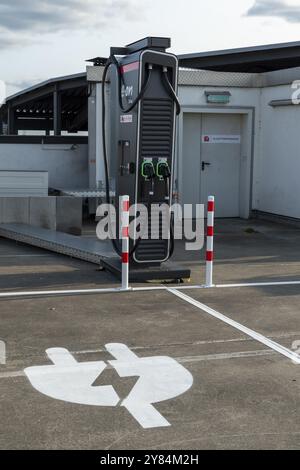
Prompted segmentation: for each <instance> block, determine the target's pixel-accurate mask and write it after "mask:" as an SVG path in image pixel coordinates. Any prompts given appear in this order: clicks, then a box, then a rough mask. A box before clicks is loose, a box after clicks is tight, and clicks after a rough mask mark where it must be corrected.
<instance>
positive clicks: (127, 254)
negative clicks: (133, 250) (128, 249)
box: [122, 253, 129, 264]
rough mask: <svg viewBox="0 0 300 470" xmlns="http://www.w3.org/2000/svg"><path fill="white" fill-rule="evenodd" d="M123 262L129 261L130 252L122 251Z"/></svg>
mask: <svg viewBox="0 0 300 470" xmlns="http://www.w3.org/2000/svg"><path fill="white" fill-rule="evenodd" d="M122 263H123V264H128V263H129V253H122Z"/></svg>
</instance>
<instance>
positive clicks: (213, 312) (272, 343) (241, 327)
mask: <svg viewBox="0 0 300 470" xmlns="http://www.w3.org/2000/svg"><path fill="white" fill-rule="evenodd" d="M168 292H170V293H171V294H173V295H176V296H177V297H179V298H180V299H182V300H184V301H185V302H188V303H189V304H191V305H193V306H194V307H197V308H198V309H200V310H203V311H204V312H206V313H208V314H209V315H211V316H213V317H215V318H218V319H219V320H221V321H223V322H224V323H227V325H230V326H232V327H233V328H235V329H237V330H239V331H242V332H243V333H245V334H246V335H248V336H250V337H251V338H253V339H255V340H256V341H259V342H260V343H262V344H264V345H265V346H268V347H269V348H271V349H273V350H274V351H277V352H278V353H279V354H282V355H283V356H285V357H288V358H289V359H291V360H292V361H294V363H296V364H300V356H299V354H297V353H295V352H293V351H291V350H290V349H287V348H285V347H284V346H281V345H280V344H278V343H276V342H275V341H272V340H271V339H269V338H267V337H266V336H263V335H261V334H260V333H257V332H256V331H254V330H251V329H250V328H247V327H246V326H244V325H241V323H238V322H236V321H234V320H231V318H228V317H226V316H225V315H223V314H222V313H220V312H217V310H214V309H212V308H210V307H208V306H207V305H205V304H202V303H201V302H198V301H197V300H195V299H193V298H192V297H189V296H188V295H186V294H184V293H183V292H179V291H178V290H177V289H168Z"/></svg>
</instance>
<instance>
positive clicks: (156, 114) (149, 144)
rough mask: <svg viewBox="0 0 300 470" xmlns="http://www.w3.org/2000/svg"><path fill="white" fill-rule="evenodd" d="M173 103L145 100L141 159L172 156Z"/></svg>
mask: <svg viewBox="0 0 300 470" xmlns="http://www.w3.org/2000/svg"><path fill="white" fill-rule="evenodd" d="M173 113H174V108H173V102H172V100H171V99H168V98H167V99H164V100H155V99H147V98H145V99H144V101H143V106H142V118H141V122H142V127H141V157H142V158H147V157H165V158H171V156H172V144H173V142H172V135H173Z"/></svg>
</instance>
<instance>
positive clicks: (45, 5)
mask: <svg viewBox="0 0 300 470" xmlns="http://www.w3.org/2000/svg"><path fill="white" fill-rule="evenodd" d="M299 26H300V0H209V1H207V0H0V70H1V74H0V80H4V81H5V82H6V83H7V85H8V94H11V93H14V92H16V91H17V90H20V89H23V88H25V87H27V86H30V85H31V84H34V83H37V82H39V81H41V80H45V79H47V78H50V77H56V76H60V75H67V74H72V73H79V72H82V71H84V70H85V62H84V61H85V59H88V58H90V57H95V56H97V55H100V56H107V54H108V51H109V47H110V46H112V45H113V46H123V45H126V44H127V43H129V42H132V41H135V40H137V39H140V38H142V37H144V36H151V35H152V36H170V37H171V38H172V44H173V47H172V50H173V52H175V53H188V52H200V51H208V50H215V49H227V48H234V47H243V46H253V45H259V44H270V43H279V42H288V41H298V40H300V30H299Z"/></svg>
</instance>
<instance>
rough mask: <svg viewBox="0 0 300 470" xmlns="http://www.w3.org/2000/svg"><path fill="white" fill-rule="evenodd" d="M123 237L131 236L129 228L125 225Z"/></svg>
mask: <svg viewBox="0 0 300 470" xmlns="http://www.w3.org/2000/svg"><path fill="white" fill-rule="evenodd" d="M122 237H123V238H128V237H129V228H128V227H123V228H122Z"/></svg>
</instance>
